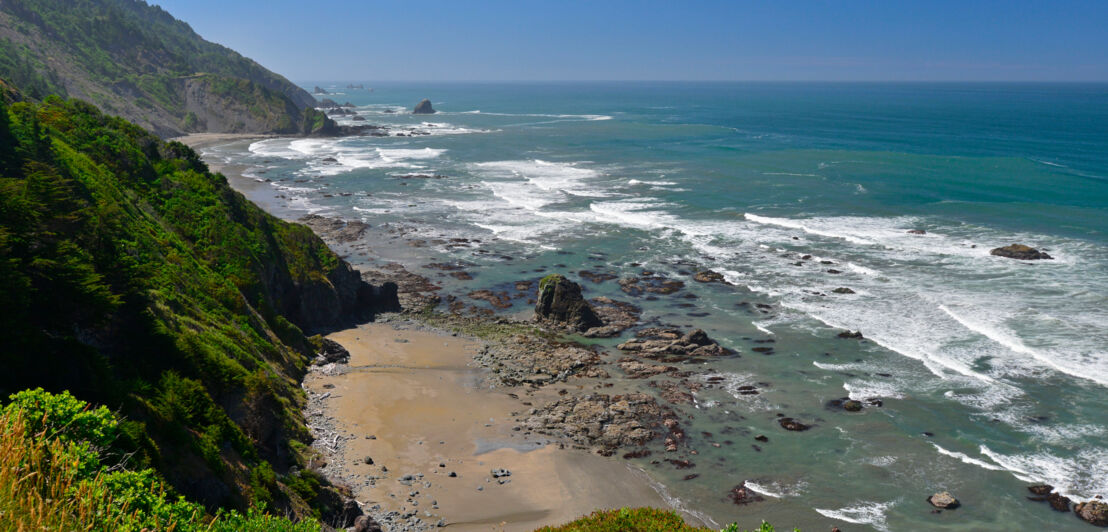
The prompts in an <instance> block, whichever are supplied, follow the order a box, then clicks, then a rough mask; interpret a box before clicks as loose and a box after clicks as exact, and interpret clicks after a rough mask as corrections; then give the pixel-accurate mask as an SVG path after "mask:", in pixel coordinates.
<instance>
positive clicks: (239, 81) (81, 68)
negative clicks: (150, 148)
mask: <svg viewBox="0 0 1108 532" xmlns="http://www.w3.org/2000/svg"><path fill="white" fill-rule="evenodd" d="M0 77H3V78H5V79H7V80H9V81H11V82H12V83H14V84H15V85H16V86H17V87H19V88H20V89H21V90H22V91H23V92H24V94H26V95H27V96H28V97H29V98H30V99H32V100H38V101H41V100H42V99H43V98H45V97H46V96H48V95H50V94H57V95H60V96H64V97H74V98H80V99H82V100H86V101H89V102H92V103H93V104H94V105H96V106H97V107H99V108H100V109H101V110H103V111H105V112H107V113H110V114H114V115H119V116H122V117H124V118H126V119H128V120H130V121H132V122H134V123H136V124H138V125H140V126H142V127H144V128H147V129H149V130H151V131H153V132H155V133H156V134H158V135H160V136H162V137H169V136H176V135H180V134H183V133H187V132H200V131H208V132H250V133H295V132H297V131H299V130H301V129H303V119H304V116H303V113H302V111H303V110H304V109H306V108H308V107H311V106H314V105H315V99H314V98H313V97H312V96H311V95H310V94H308V93H307V92H306V91H304V90H303V89H301V88H299V87H297V86H296V85H294V84H292V83H291V82H289V81H288V80H287V79H285V78H284V77H281V76H280V75H277V74H275V73H273V72H270V71H269V70H266V69H265V68H264V67H262V66H261V65H259V64H258V63H256V62H254V61H252V60H250V59H247V58H245V57H243V56H241V55H239V54H238V53H236V52H234V51H233V50H230V49H228V48H225V47H223V46H220V45H218V44H214V43H211V42H208V41H205V40H204V39H202V38H201V37H200V36H199V35H197V34H196V33H195V32H194V31H193V30H192V28H190V27H189V26H188V24H185V23H184V22H181V21H179V20H176V19H174V18H173V17H172V16H171V15H169V14H168V13H166V12H165V11H164V10H162V9H161V8H159V7H157V6H150V5H147V4H146V3H145V2H142V1H139V0H84V1H81V2H73V1H71V0H4V1H3V2H0Z"/></svg>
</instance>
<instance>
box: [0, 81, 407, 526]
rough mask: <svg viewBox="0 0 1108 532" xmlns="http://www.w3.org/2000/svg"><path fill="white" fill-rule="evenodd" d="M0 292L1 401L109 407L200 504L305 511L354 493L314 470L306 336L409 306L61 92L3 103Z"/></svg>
mask: <svg viewBox="0 0 1108 532" xmlns="http://www.w3.org/2000/svg"><path fill="white" fill-rule="evenodd" d="M0 85H4V84H0ZM0 301H2V302H3V304H0V366H2V367H3V368H4V369H3V371H2V372H0V397H6V396H7V395H9V394H11V393H14V392H17V391H19V390H23V389H26V388H33V387H37V386H41V387H43V388H45V389H47V390H48V391H55V392H58V391H62V390H69V391H70V392H72V393H73V394H74V395H75V396H76V397H78V398H80V399H82V400H86V401H89V402H90V403H94V404H102V405H107V406H108V407H109V408H111V409H113V410H117V411H119V412H120V414H121V415H122V416H123V418H124V419H125V420H126V421H125V422H124V423H123V425H122V430H121V438H122V439H123V442H122V443H121V445H123V446H124V447H126V448H129V449H130V451H131V452H134V453H135V454H134V456H133V457H131V458H130V460H131V464H132V465H135V466H149V467H153V468H154V469H156V470H157V471H158V472H159V473H160V474H161V475H163V476H164V478H165V479H166V480H167V481H168V482H169V483H170V484H171V485H172V486H173V487H175V488H176V489H177V490H178V491H180V492H181V493H183V494H185V495H186V496H188V497H189V498H190V499H192V500H196V501H202V502H204V503H205V504H207V505H208V507H209V508H217V507H225V508H240V509H242V508H245V507H246V506H247V505H248V504H250V503H251V502H264V503H266V504H268V505H269V507H270V508H277V509H290V510H292V511H294V512H295V513H296V514H298V515H304V514H312V513H315V514H317V515H318V513H319V510H320V509H322V510H323V511H324V513H325V514H326V512H327V511H328V507H333V506H334V505H335V503H336V501H337V502H338V503H340V504H341V500H338V499H336V498H335V496H334V494H333V493H331V492H328V491H327V490H326V489H323V488H321V484H322V485H324V486H325V485H326V482H325V481H323V480H321V477H319V476H318V475H314V474H312V473H311V472H310V471H304V470H303V466H304V465H305V463H306V461H307V456H308V455H307V453H308V452H309V450H308V447H307V446H306V445H305V444H306V443H307V442H308V441H309V435H308V433H307V429H306V428H305V424H304V420H303V419H302V417H301V414H300V408H301V406H302V404H303V402H304V396H303V392H302V390H301V389H300V386H299V381H300V378H301V377H302V376H303V374H304V372H305V368H306V366H307V364H308V363H309V357H310V356H311V355H312V354H313V353H314V351H315V347H313V345H312V340H310V339H308V338H306V337H305V334H304V333H303V332H302V330H303V329H322V328H327V327H332V326H337V325H340V324H343V323H345V322H346V321H347V320H360V319H367V318H370V317H371V314H372V313H373V312H374V311H376V310H378V309H382V308H386V307H387V308H395V307H396V306H397V303H396V294H395V285H391V286H387V287H386V289H385V290H380V289H377V288H375V287H372V286H370V285H368V284H366V283H364V282H363V281H362V280H361V277H360V275H359V274H358V273H357V272H356V271H354V270H353V269H352V268H351V267H350V266H349V264H347V263H346V262H344V261H342V260H341V259H340V258H339V257H337V256H336V255H335V254H334V253H333V252H332V251H331V250H330V249H328V248H327V246H326V245H325V244H324V243H323V242H322V241H321V240H320V239H319V238H318V237H317V236H316V235H315V234H313V233H312V232H311V230H309V229H308V228H307V227H304V226H302V225H298V224H290V223H287V222H283V221H281V220H278V219H276V218H274V217H273V216H271V215H269V214H266V213H265V212H263V211H262V210H261V209H259V208H258V207H257V206H255V205H254V204H252V203H250V202H249V201H247V200H246V199H245V198H244V197H243V196H242V195H241V194H239V193H238V192H235V191H234V190H232V189H231V188H230V187H229V186H228V184H227V182H226V180H225V178H224V177H223V176H222V175H219V174H212V173H210V172H208V169H207V167H206V165H205V164H204V163H203V162H201V161H200V159H199V157H198V156H197V154H196V153H195V152H193V151H192V150H191V149H189V148H188V147H187V146H185V145H183V144H181V143H177V142H169V143H166V142H162V141H161V140H160V139H158V138H157V137H155V136H154V135H152V134H150V133H148V132H146V131H145V130H143V129H141V128H139V127H138V126H136V125H134V124H131V123H129V122H127V121H125V120H123V119H120V118H115V117H109V116H106V115H104V114H102V113H101V112H100V111H99V110H97V109H96V108H95V107H93V106H92V105H90V104H87V103H84V102H80V101H75V100H72V101H63V100H61V99H60V98H57V97H54V96H51V97H48V98H47V99H46V100H45V101H44V102H43V103H41V104H34V103H27V102H21V103H15V104H12V105H11V106H10V107H7V106H4V105H3V104H2V103H0ZM297 469H300V471H297ZM308 505H313V506H314V507H315V508H316V510H315V511H313V510H311V509H310V508H309V506H308Z"/></svg>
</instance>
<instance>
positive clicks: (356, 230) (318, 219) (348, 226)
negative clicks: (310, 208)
mask: <svg viewBox="0 0 1108 532" xmlns="http://www.w3.org/2000/svg"><path fill="white" fill-rule="evenodd" d="M299 221H300V223H302V224H304V225H306V226H308V227H311V228H312V231H315V232H316V234H318V235H319V236H321V237H323V238H324V239H333V240H334V241H336V242H338V243H340V244H348V243H350V242H356V241H358V240H360V239H361V238H362V237H363V236H364V235H365V232H366V231H367V230H368V229H369V224H367V223H365V222H362V221H361V220H349V221H344V220H342V219H340V218H327V217H325V216H320V215H318V214H309V215H306V216H303V217H301V218H300V220H299Z"/></svg>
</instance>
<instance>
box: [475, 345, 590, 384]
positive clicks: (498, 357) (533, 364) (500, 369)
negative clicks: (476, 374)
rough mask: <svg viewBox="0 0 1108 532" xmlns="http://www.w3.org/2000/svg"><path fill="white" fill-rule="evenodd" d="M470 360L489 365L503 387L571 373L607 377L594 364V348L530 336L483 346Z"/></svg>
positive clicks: (563, 377) (553, 379)
mask: <svg viewBox="0 0 1108 532" xmlns="http://www.w3.org/2000/svg"><path fill="white" fill-rule="evenodd" d="M473 360H474V361H475V362H477V363H478V364H480V365H482V366H484V367H487V368H489V369H490V370H491V371H492V374H493V376H494V378H495V379H496V380H498V381H499V384H502V385H506V386H518V385H520V384H534V385H538V386H541V385H545V384H550V383H553V382H563V381H565V380H566V379H567V378H569V377H572V376H582V377H606V376H607V374H606V373H605V372H604V370H602V369H601V368H598V367H597V365H598V364H599V363H600V356H599V355H598V354H597V353H596V352H595V351H593V350H591V349H586V348H584V347H580V346H577V345H573V344H564V343H556V342H549V341H546V340H543V339H540V338H536V337H534V336H532V335H516V336H513V337H511V339H510V340H509V341H507V342H503V343H498V344H496V345H492V346H489V347H486V348H483V349H482V350H481V351H480V352H479V353H478V354H477V355H476V356H475V357H473Z"/></svg>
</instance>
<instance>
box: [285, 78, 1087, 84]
mask: <svg viewBox="0 0 1108 532" xmlns="http://www.w3.org/2000/svg"><path fill="white" fill-rule="evenodd" d="M293 82H294V83H370V81H369V80H367V79H322V78H319V79H303V78H302V79H296V80H293ZM373 83H843V84H847V83H890V84H892V83H916V84H928V83H931V84H939V83H975V84H999V83H1023V84H1044V85H1048V84H1054V85H1077V84H1084V85H1108V79H1104V80H1021V79H1011V80H975V79H949V80H879V79H853V80H831V79H827V80H823V79H438V80H432V79H378V80H374V81H373Z"/></svg>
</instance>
